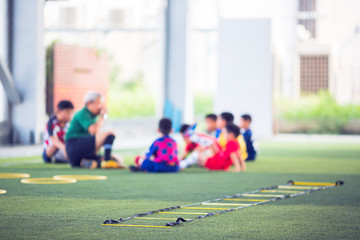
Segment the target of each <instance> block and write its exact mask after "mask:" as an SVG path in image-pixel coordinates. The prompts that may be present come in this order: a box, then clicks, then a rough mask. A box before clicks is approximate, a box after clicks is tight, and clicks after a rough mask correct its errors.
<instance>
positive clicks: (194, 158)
mask: <svg viewBox="0 0 360 240" xmlns="http://www.w3.org/2000/svg"><path fill="white" fill-rule="evenodd" d="M198 159H199V153H198V152H197V151H195V152H193V153H191V154H190V155H189V156H188V157H187V158H185V159H184V160H182V161H181V162H180V169H184V168H187V167H190V166H191V165H194V164H196V163H197V162H198Z"/></svg>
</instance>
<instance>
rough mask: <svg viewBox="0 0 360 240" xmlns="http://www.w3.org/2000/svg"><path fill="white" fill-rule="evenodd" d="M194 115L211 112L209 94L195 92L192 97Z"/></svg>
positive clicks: (211, 100) (211, 103) (211, 101)
mask: <svg viewBox="0 0 360 240" xmlns="http://www.w3.org/2000/svg"><path fill="white" fill-rule="evenodd" d="M194 104H195V107H194V110H195V115H201V116H202V115H205V114H208V113H212V112H213V105H214V103H213V98H212V97H211V96H209V95H205V94H201V93H196V94H195V97H194Z"/></svg>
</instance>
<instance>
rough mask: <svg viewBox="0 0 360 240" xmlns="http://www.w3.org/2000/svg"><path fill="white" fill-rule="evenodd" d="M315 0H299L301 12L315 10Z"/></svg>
mask: <svg viewBox="0 0 360 240" xmlns="http://www.w3.org/2000/svg"><path fill="white" fill-rule="evenodd" d="M315 7H316V4H315V0H299V12H315V11H316V8H315Z"/></svg>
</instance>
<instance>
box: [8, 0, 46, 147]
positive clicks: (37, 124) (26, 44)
mask: <svg viewBox="0 0 360 240" xmlns="http://www.w3.org/2000/svg"><path fill="white" fill-rule="evenodd" d="M43 5H44V0H26V1H24V0H14V1H13V28H12V30H13V39H12V48H11V50H12V59H11V60H12V62H11V63H12V64H11V65H12V75H13V79H14V82H15V86H16V88H17V89H18V91H19V93H20V95H21V97H22V99H23V102H22V103H21V104H18V105H15V106H13V109H12V124H13V130H14V134H13V142H14V143H20V144H32V143H40V141H41V139H40V132H41V131H43V130H44V128H45V121H46V119H45V52H44V51H45V49H44V43H43V38H44V37H43V32H44V31H43V8H44V6H43Z"/></svg>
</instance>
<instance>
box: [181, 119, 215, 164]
mask: <svg viewBox="0 0 360 240" xmlns="http://www.w3.org/2000/svg"><path fill="white" fill-rule="evenodd" d="M195 128H196V124H194V125H192V126H190V125H187V124H184V125H183V126H182V128H181V130H180V132H181V134H182V136H183V138H184V141H185V142H186V143H187V145H186V149H185V154H184V156H183V157H182V159H181V162H180V169H185V168H187V167H190V166H192V165H195V164H198V160H199V152H200V151H201V152H202V154H208V155H212V154H213V149H214V147H213V148H212V149H211V146H216V148H217V149H218V151H219V150H220V149H221V147H220V145H219V144H218V141H217V139H216V138H215V137H213V136H210V135H207V134H202V133H196V132H195Z"/></svg>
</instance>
